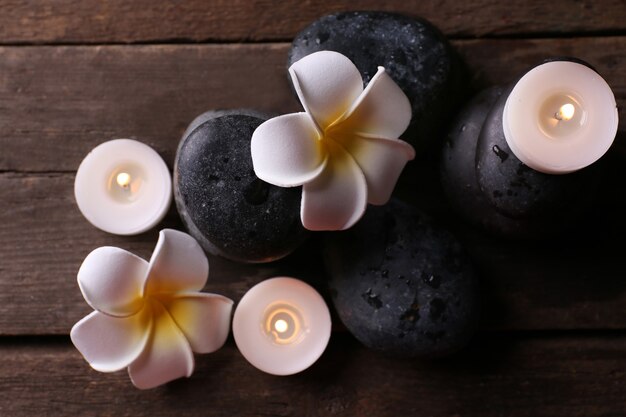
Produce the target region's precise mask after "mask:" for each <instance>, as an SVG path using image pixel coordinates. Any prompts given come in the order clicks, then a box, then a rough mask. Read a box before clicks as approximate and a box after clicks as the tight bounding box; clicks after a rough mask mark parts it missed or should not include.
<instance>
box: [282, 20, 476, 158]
mask: <svg viewBox="0 0 626 417" xmlns="http://www.w3.org/2000/svg"><path fill="white" fill-rule="evenodd" d="M322 50H331V51H336V52H339V53H341V54H343V55H345V56H347V57H348V58H350V59H351V60H352V62H354V64H355V65H356V66H357V68H358V69H359V71H360V72H361V75H362V76H363V79H364V81H365V82H366V83H367V82H369V81H370V79H371V78H372V77H373V76H374V74H376V71H377V68H378V66H383V67H385V69H386V70H387V72H388V73H389V74H390V76H391V77H392V78H393V79H394V80H395V82H396V83H397V84H398V85H399V86H400V87H401V88H402V90H403V91H404V92H405V94H406V95H407V96H408V98H409V100H410V101H411V106H412V110H413V118H412V120H411V125H410V126H409V128H408V129H407V131H406V132H405V133H404V134H403V135H402V138H403V139H405V140H406V141H408V142H410V143H411V144H412V145H413V146H415V148H416V149H418V150H419V149H420V148H422V147H425V146H426V145H427V144H428V143H429V142H430V141H432V140H436V139H437V138H441V137H442V135H440V134H439V132H440V130H441V128H443V127H444V126H443V125H444V123H445V122H446V120H447V119H449V117H450V114H454V111H455V110H456V108H457V107H458V105H459V104H460V103H461V102H462V100H463V98H464V96H465V86H466V85H467V84H468V83H467V82H466V71H465V69H464V67H463V65H461V61H460V59H459V58H458V56H457V54H456V53H455V52H454V51H453V50H452V48H451V47H450V45H449V44H448V42H447V41H446V40H445V38H444V37H443V35H442V34H441V33H440V32H439V30H437V28H435V27H434V26H433V25H432V24H430V23H429V22H427V21H426V20H423V19H413V18H410V17H407V16H403V15H400V14H394V13H385V12H342V13H336V14H332V15H328V16H325V17H322V18H320V19H318V20H316V21H315V22H313V23H312V24H311V25H309V26H308V27H307V28H305V29H304V30H303V31H301V32H300V33H299V34H298V35H297V36H296V37H295V39H294V40H293V43H292V47H291V50H290V52H289V59H288V63H287V65H288V67H289V66H291V64H293V63H294V62H296V61H298V60H300V59H301V58H303V57H305V56H307V55H309V54H312V53H314V52H318V51H322Z"/></svg>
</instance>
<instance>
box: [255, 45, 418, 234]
mask: <svg viewBox="0 0 626 417" xmlns="http://www.w3.org/2000/svg"><path fill="white" fill-rule="evenodd" d="M289 73H290V75H291V79H292V80H293V84H294V86H295V89H296V92H297V94H298V97H299V98H300V102H301V103H302V107H304V110H305V112H303V113H292V114H286V115H283V116H278V117H275V118H273V119H270V120H268V121H266V122H265V123H263V124H261V125H260V126H259V127H258V128H257V129H256V130H255V131H254V134H253V135H252V143H251V152H252V162H253V166H254V172H255V174H256V175H257V177H259V178H260V179H262V180H264V181H266V182H269V183H271V184H274V185H278V186H281V187H294V186H299V185H303V190H302V203H301V209H300V210H301V211H300V216H301V219H302V224H303V225H304V227H306V228H307V229H310V230H341V229H347V228H349V227H351V226H352V225H353V224H354V223H356V222H357V221H358V220H359V219H360V218H361V216H362V215H363V213H364V212H365V208H366V206H367V203H371V204H378V205H381V204H385V203H386V202H387V201H388V200H389V198H390V197H391V192H392V191H393V188H394V187H395V184H396V182H397V180H398V177H399V176H400V173H401V172H402V169H404V166H405V165H406V163H407V161H409V160H411V159H413V158H414V157H415V151H414V149H413V147H412V146H411V145H409V144H408V143H406V142H404V141H402V140H399V139H397V138H398V137H399V136H400V135H401V134H402V132H404V131H405V130H406V128H407V126H408V125H409V122H410V121H411V105H410V103H409V100H408V98H407V97H406V95H405V94H404V93H403V92H402V90H401V89H400V87H398V85H397V84H396V83H395V82H394V81H393V80H392V79H391V78H390V77H389V76H388V75H387V74H386V73H385V69H384V68H383V67H378V72H377V73H376V75H374V77H373V78H372V80H371V81H370V82H369V84H368V85H367V87H366V88H365V89H364V88H363V80H362V79H361V75H360V74H359V71H358V69H357V68H356V66H355V65H354V64H353V63H352V62H351V61H350V60H349V59H348V58H346V57H345V56H343V55H341V54H339V53H337V52H331V51H322V52H316V53H314V54H311V55H308V56H306V57H304V58H302V59H301V60H300V61H298V62H296V63H295V64H293V65H292V66H291V68H290V69H289Z"/></svg>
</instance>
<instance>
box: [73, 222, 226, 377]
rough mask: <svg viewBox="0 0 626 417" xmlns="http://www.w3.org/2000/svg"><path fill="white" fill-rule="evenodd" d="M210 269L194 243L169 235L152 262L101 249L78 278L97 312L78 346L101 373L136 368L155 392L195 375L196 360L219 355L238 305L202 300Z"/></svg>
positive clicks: (76, 333) (85, 322)
mask: <svg viewBox="0 0 626 417" xmlns="http://www.w3.org/2000/svg"><path fill="white" fill-rule="evenodd" d="M208 273H209V262H208V260H207V258H206V256H205V255H204V252H203V251H202V249H201V248H200V245H198V243H197V242H196V241H195V240H194V239H193V238H192V237H191V236H189V235H187V234H185V233H182V232H178V231H176V230H171V229H165V230H162V231H161V233H160V234H159V241H158V243H157V245H156V248H155V249H154V252H153V254H152V257H151V259H150V262H149V263H148V262H146V261H145V260H143V259H141V258H139V257H137V256H135V255H133V254H132V253H130V252H127V251H125V250H123V249H119V248H114V247H109V246H105V247H101V248H98V249H96V250H94V251H93V252H91V253H90V254H89V255H87V257H86V258H85V260H84V261H83V264H82V265H81V267H80V270H79V271H78V285H79V286H80V290H81V292H82V293H83V297H85V300H86V301H87V303H88V304H89V305H90V306H91V307H93V308H94V309H95V310H96V311H94V312H93V313H91V314H89V315H88V316H86V317H85V318H83V319H82V320H80V321H79V322H78V323H76V324H75V325H74V327H73V328H72V331H71V332H70V336H71V338H72V342H73V343H74V345H75V346H76V348H77V349H78V350H79V351H80V353H81V354H82V355H83V356H84V357H85V359H86V360H87V362H89V364H90V365H91V367H92V368H94V369H95V370H97V371H100V372H115V371H118V370H121V369H123V368H126V367H128V373H129V375H130V379H131V381H132V382H133V384H134V385H135V386H136V387H137V388H141V389H147V388H153V387H156V386H158V385H161V384H164V383H166V382H169V381H171V380H173V379H176V378H180V377H183V376H187V377H188V376H190V375H191V374H192V372H193V368H194V358H193V352H196V353H210V352H213V351H215V350H217V349H219V348H220V347H221V346H222V345H223V344H224V342H225V341H226V337H227V336H228V331H229V328H230V313H231V310H232V305H233V302H232V300H230V299H228V298H226V297H222V296H220V295H216V294H207V293H200V292H199V291H200V290H201V289H202V288H203V287H204V284H205V283H206V280H207V277H208Z"/></svg>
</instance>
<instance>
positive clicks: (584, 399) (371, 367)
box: [0, 335, 626, 417]
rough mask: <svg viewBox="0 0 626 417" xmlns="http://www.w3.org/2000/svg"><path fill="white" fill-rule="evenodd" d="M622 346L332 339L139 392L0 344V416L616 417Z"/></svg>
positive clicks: (67, 349) (199, 369)
mask: <svg viewBox="0 0 626 417" xmlns="http://www.w3.org/2000/svg"><path fill="white" fill-rule="evenodd" d="M625 350H626V338H624V337H623V336H620V337H614V338H605V339H600V338H595V337H587V338H582V339H576V338H569V337H564V338H549V339H541V338H530V339H521V340H520V339H519V338H515V337H511V336H497V337H496V336H492V335H481V336H480V337H479V338H478V339H477V340H476V341H475V343H473V345H472V346H471V347H470V349H468V350H466V351H465V352H463V353H462V354H460V355H457V356H455V357H453V358H449V359H446V360H439V361H416V360H400V359H390V358H386V357H384V356H382V355H379V354H376V353H374V352H371V351H368V350H366V349H364V348H362V347H360V346H358V345H357V344H356V343H355V342H353V341H352V339H350V338H349V337H347V336H343V337H341V336H340V337H338V336H337V335H334V336H333V339H332V340H331V344H330V346H329V348H328V350H327V351H326V352H325V353H324V355H323V356H322V357H321V359H320V360H319V361H318V362H317V363H316V364H315V365H313V367H312V368H310V369H308V370H307V371H305V372H303V373H301V374H299V375H296V376H291V377H275V376H270V375H266V374H263V373H261V372H260V371H257V370H256V369H254V368H253V367H252V366H250V365H249V364H248V363H247V362H246V361H245V359H244V358H243V357H242V356H241V355H240V354H239V353H238V352H237V350H236V347H235V346H234V344H233V343H232V342H228V343H227V345H226V346H225V347H224V348H222V349H221V350H219V351H218V352H216V353H213V354H210V355H204V356H196V372H195V374H194V375H193V376H192V377H191V378H190V379H188V380H179V381H175V382H173V383H170V384H168V385H166V386H164V387H160V388H156V389H154V390H150V391H139V390H136V389H134V388H133V387H132V385H131V383H130V381H129V379H128V376H127V374H126V372H124V371H120V372H117V373H114V374H99V373H97V372H95V371H93V370H91V369H90V368H89V367H88V365H87V364H86V363H85V362H84V361H83V359H82V357H80V355H79V353H78V352H77V351H76V350H74V348H73V347H72V346H71V345H70V344H69V343H67V342H64V341H63V342H57V343H54V344H43V343H41V342H38V343H32V344H23V343H15V342H4V343H2V345H0V369H2V373H1V374H0V392H2V393H3V394H4V395H2V396H1V397H0V410H1V411H2V415H7V416H12V417H20V416H28V417H30V416H34V415H37V416H39V415H45V416H49V417H54V416H68V415H80V416H85V417H89V416H119V417H124V416H128V417H131V416H154V417H159V416H172V415H176V416H180V417H185V416H198V415H210V416H229V417H230V416H232V415H238V416H335V415H337V416H363V415H367V416H374V417H383V416H403V415H425V416H432V417H439V416H441V417H443V416H466V417H471V416H480V417H496V416H508V417H531V416H532V417H542V416H557V415H559V416H560V415H563V416H571V417H582V416H584V417H588V416H622V415H624V414H625V413H626V402H624V398H625V397H626V373H625V372H624V369H625V368H626V356H624V351H625Z"/></svg>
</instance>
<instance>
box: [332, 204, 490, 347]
mask: <svg viewBox="0 0 626 417" xmlns="http://www.w3.org/2000/svg"><path fill="white" fill-rule="evenodd" d="M324 259H325V261H326V265H327V269H328V272H329V275H330V277H331V279H330V289H331V295H332V299H333V303H334V305H335V309H336V310H337V313H338V315H339V317H340V319H341V321H342V322H343V323H344V324H345V326H346V327H347V328H348V330H349V331H350V332H351V333H352V334H353V335H354V336H355V337H356V338H357V339H358V340H359V341H361V342H362V343H363V344H364V345H366V346H368V347H370V348H372V349H376V350H380V351H383V352H387V353H389V354H393V355H398V356H409V357H413V356H442V355H446V354H449V353H452V352H454V351H456V350H458V349H460V348H462V347H463V346H464V345H465V344H466V343H467V342H468V340H469V339H470V337H471V336H472V334H473V332H474V329H475V326H476V323H477V321H478V316H479V302H478V298H477V282H476V279H475V276H474V273H473V270H472V267H471V264H470V261H469V259H468V258H467V256H466V255H465V252H464V250H463V249H462V248H461V245H460V244H459V243H458V242H457V240H456V239H455V238H454V237H453V236H452V235H451V234H449V233H448V232H446V231H445V230H443V229H440V228H439V227H437V226H435V225H434V224H432V223H431V222H430V221H429V220H428V218H426V217H425V216H424V215H422V214H421V213H420V212H419V211H417V210H416V209H415V208H413V207H411V206H409V205H407V204H405V203H402V202H400V201H398V200H392V201H391V202H390V203H389V204H387V205H386V206H379V207H370V208H369V210H368V211H367V213H366V214H365V216H364V218H363V219H362V220H361V221H360V222H359V223H358V224H357V225H356V226H354V227H353V228H352V229H349V230H347V231H345V232H341V233H335V234H331V235H329V236H328V237H327V239H326V241H325V247H324Z"/></svg>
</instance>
